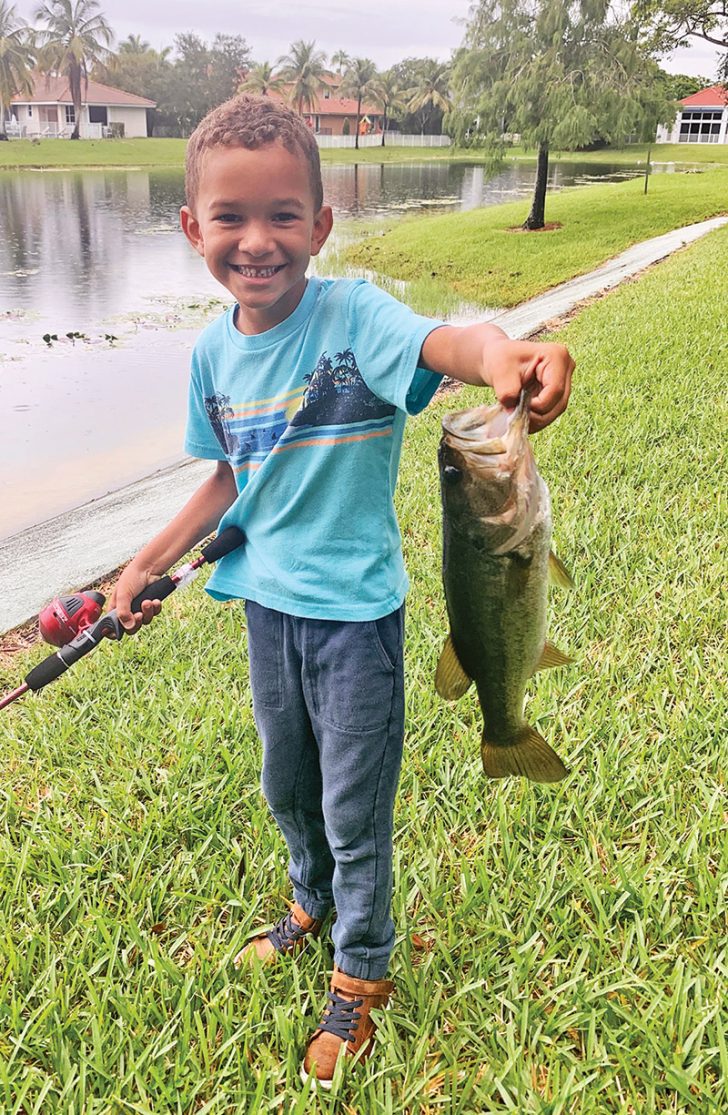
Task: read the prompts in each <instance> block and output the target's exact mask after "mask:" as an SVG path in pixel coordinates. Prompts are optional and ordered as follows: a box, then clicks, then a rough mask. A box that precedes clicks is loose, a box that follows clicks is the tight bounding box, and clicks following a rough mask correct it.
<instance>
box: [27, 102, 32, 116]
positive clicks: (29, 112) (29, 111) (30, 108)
mask: <svg viewBox="0 0 728 1115" xmlns="http://www.w3.org/2000/svg"><path fill="white" fill-rule="evenodd" d="M32 115H33V106H32V105H28V116H29V117H30V116H32Z"/></svg>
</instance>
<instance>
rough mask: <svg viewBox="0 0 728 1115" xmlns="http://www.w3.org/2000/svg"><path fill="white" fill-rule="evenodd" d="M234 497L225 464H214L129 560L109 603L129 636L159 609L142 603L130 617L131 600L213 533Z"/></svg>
mask: <svg viewBox="0 0 728 1115" xmlns="http://www.w3.org/2000/svg"><path fill="white" fill-rule="evenodd" d="M237 495H238V492H237V486H236V484H235V477H234V475H233V471H232V469H231V468H230V465H229V464H228V463H227V461H218V462H217V468H216V469H215V472H214V473H213V474H212V476H211V477H210V478H209V479H208V480H206V481H205V482H204V484H201V485H200V487H199V488H198V489H197V491H196V492H195V493H194V495H193V496H192V497H191V498H190V499H189V500H188V501H187V503H186V504H185V505H184V507H183V508H182V510H181V511H180V512H179V513H178V514H177V515H175V517H174V518H173V519H172V521H171V522H170V523H169V524H168V525H167V526H166V527H165V528H164V530H162V531H160V533H159V534H157V535H156V536H155V537H154V538H153V539H152V540H151V542H148V543H147V544H146V546H144V547H143V549H141V550H140V551H139V553H138V554H137V555H136V556H135V557H133V558H132V560H131V561H130V562H129V564H128V565H127V567H126V569H125V570H124V572H123V573H122V574H121V576H120V577H119V580H118V581H117V582H116V586H115V587H114V591H113V593H112V594H111V600H110V601H109V603H110V605H111V607H112V608H114V607H115V608H116V610H117V613H118V616H119V621H120V623H121V625H122V627H124V628H125V630H126V631H128V632H129V633H130V634H133V632H135V631H138V630H139V628H140V627H141V625H142V624H143V623H144V624H146V623H151V621H152V620H153V619H154V617H155V616H157V615H159V613H160V611H161V608H162V605H161V604H160V602H159V601H158V600H145V601H144V603H143V604H142V608H141V611H140V612H134V613H132V612H131V611H130V605H131V602H132V599H133V598H134V597H135V596H136V595H137V593H139V592H141V590H142V589H144V588H146V587H147V585H149V584H151V583H152V581H156V580H157V579H158V578H159V577H161V576H163V574H164V573H166V572H167V570H168V569H169V568H170V566H172V565H174V564H175V562H177V561H179V559H180V558H181V557H182V556H183V554H186V553H187V551H188V550H190V549H191V548H192V547H193V546H194V545H195V544H196V543H197V542H199V541H200V540H201V539H202V538H205V537H206V536H207V535H208V534H210V533H211V532H212V531H213V530H215V528H216V527H217V525H218V523H219V522H220V519H221V518H222V516H223V515H224V513H225V512H226V511H227V509H228V507H230V506H231V505H232V504H233V503H234V502H235V500H236V499H237Z"/></svg>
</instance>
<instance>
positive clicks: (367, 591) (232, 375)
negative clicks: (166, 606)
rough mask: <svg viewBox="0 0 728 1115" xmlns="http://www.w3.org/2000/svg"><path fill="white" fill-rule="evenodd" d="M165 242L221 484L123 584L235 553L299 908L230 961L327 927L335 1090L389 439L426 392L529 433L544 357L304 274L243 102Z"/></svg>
mask: <svg viewBox="0 0 728 1115" xmlns="http://www.w3.org/2000/svg"><path fill="white" fill-rule="evenodd" d="M186 188H187V205H186V206H185V207H184V208H183V209H182V212H181V221H182V228H183V230H184V233H185V235H186V236H187V238H188V240H189V241H190V243H191V244H192V246H193V247H194V248H195V250H196V251H197V252H199V253H200V255H201V256H202V257H203V258H204V260H205V263H206V265H207V267H208V268H209V270H210V272H211V273H212V274H213V275H214V276H215V278H216V279H218V281H219V282H220V283H222V285H223V286H224V287H225V288H226V289H227V290H228V291H229V292H230V294H231V295H232V296H233V299H234V303H233V305H231V307H230V308H229V309H228V310H227V311H226V312H225V313H224V314H223V315H222V316H221V317H220V318H218V319H217V320H216V321H214V322H213V323H212V324H211V325H210V326H208V327H207V329H206V330H205V331H204V332H203V334H202V336H201V337H200V339H199V341H198V343H197V345H196V347H195V351H194V354H193V358H192V375H191V384H190V395H189V416H188V425H187V434H186V440H185V446H186V449H187V451H188V452H189V453H191V454H193V455H195V456H198V457H202V458H208V459H211V460H214V461H216V469H215V472H214V473H213V475H212V476H211V477H210V478H209V480H207V481H206V482H205V483H204V484H203V485H202V486H201V487H200V489H198V491H197V492H196V493H195V495H193V497H192V499H191V500H190V501H189V502H188V503H187V504H186V505H185V507H184V508H183V509H182V511H181V512H180V513H179V514H178V515H177V516H176V517H175V518H174V519H173V520H172V521H171V522H170V524H169V525H168V526H167V527H166V528H165V529H164V530H163V531H162V532H161V533H160V534H159V535H157V536H156V538H154V539H152V541H151V542H150V543H149V544H148V545H147V546H145V547H144V549H143V550H141V552H140V553H139V554H138V555H137V556H136V557H135V558H134V559H133V560H132V562H131V563H130V564H129V566H128V567H127V568H126V570H125V571H124V573H123V574H122V575H121V577H120V579H119V581H118V584H117V586H116V590H115V593H114V597H113V603H114V604H115V606H116V607H117V609H118V613H119V617H120V619H121V622H122V623H123V624H124V626H125V627H126V629H127V630H129V631H136V630H137V629H138V628H139V627H140V626H141V625H142V624H143V623H149V622H150V621H151V620H152V619H153V618H154V616H155V615H157V614H158V613H159V610H160V604H159V602H158V601H148V602H145V604H143V605H142V610H141V611H140V612H137V613H135V614H133V615H132V613H131V612H130V603H131V600H132V597H133V596H134V595H135V594H136V593H138V592H139V591H140V590H141V589H142V588H144V587H145V586H146V585H147V584H149V583H150V582H151V581H153V580H155V579H156V578H158V577H159V576H161V575H162V574H163V573H164V572H165V571H166V570H167V569H168V568H169V567H170V566H172V565H173V564H175V562H177V561H178V560H179V558H180V557H181V556H182V555H183V554H184V553H186V552H187V551H188V550H189V549H190V548H191V547H192V546H193V545H194V544H195V543H196V542H198V541H199V540H200V539H201V538H203V537H205V535H206V534H208V533H209V532H210V531H212V530H214V529H216V528H220V529H224V528H225V527H227V526H231V525H235V526H237V527H239V528H240V529H242V530H243V531H244V533H245V535H246V542H245V545H244V546H243V547H241V548H240V549H239V550H237V551H234V552H233V553H231V554H229V555H228V556H226V557H224V558H223V559H222V560H221V561H220V562H219V564H218V566H217V568H216V569H215V571H214V573H213V574H212V576H211V578H210V580H209V582H208V591H209V592H210V593H211V595H212V596H214V597H215V598H217V599H222V600H227V599H243V600H244V601H245V609H246V616H247V631H248V648H249V657H250V679H251V688H252V694H253V708H254V713H255V720H256V724H257V727H258V731H259V734H260V736H261V739H262V742H263V772H262V787H263V791H264V794H265V797H266V800H267V801H268V804H269V806H270V809H271V812H272V813H273V816H274V817H275V820H276V821H277V823H278V825H279V827H280V829H281V831H282V833H283V835H284V837H285V840H286V843H287V846H288V850H289V854H290V864H289V874H290V878H291V883H292V888H293V897H294V901H293V904H292V906H291V908H290V910H289V911H288V912H287V913H285V914H284V915H283V917H281V919H280V921H279V922H278V923H277V924H276V925H275V926H274V927H273V928H272V929H271V930H268V931H267V932H265V933H260V934H258V935H257V936H256V937H254V938H253V939H252V940H251V941H250V942H249V943H248V944H247V945H246V947H245V948H244V949H243V950H242V951H241V952H240V953H239V954H238V956H237V957H236V964H237V965H241V964H244V963H245V964H247V963H249V962H251V961H252V962H268V961H269V960H273V959H276V958H277V957H281V956H289V957H290V956H293V955H294V954H297V953H298V952H299V951H300V949H301V948H302V946H303V945H304V944H305V942H306V940H307V938H309V937H311V936H313V935H316V934H318V933H319V932H320V930H321V928H322V925H323V922H324V919H325V918H326V916H327V914H328V913H329V912H330V911H331V910H332V908H333V907H335V908H336V914H337V917H336V921H335V923H334V925H333V929H332V939H333V943H334V965H335V967H334V974H333V977H332V980H331V986H330V990H329V995H328V1000H327V1004H326V1007H325V1009H324V1011H323V1015H322V1018H321V1021H320V1023H319V1025H318V1028H317V1029H316V1030H315V1032H314V1034H313V1036H312V1038H311V1041H310V1042H309V1045H308V1048H307V1050H306V1054H305V1058H304V1062H303V1066H302V1069H301V1072H302V1076H303V1078H304V1079H306V1078H307V1077H308V1076H309V1075H314V1076H315V1077H316V1081H317V1084H318V1085H319V1086H323V1087H330V1085H331V1080H332V1077H333V1073H334V1068H335V1065H336V1061H337V1059H338V1057H339V1056H340V1055H346V1056H352V1055H354V1054H356V1053H358V1052H359V1051H360V1050H361V1051H362V1056H366V1055H368V1053H369V1052H370V1050H371V1045H372V1037H373V1032H374V1024H373V1020H372V1018H371V1016H370V1012H371V1010H372V1009H373V1008H375V1007H380V1006H383V1005H384V1004H385V1003H386V1002H387V999H388V997H389V995H390V993H391V990H392V985H391V983H390V982H389V980H387V979H386V974H387V968H388V964H389V958H390V954H391V951H392V947H393V944H394V926H393V923H392V919H391V916H390V900H391V889H392V813H393V806H394V796H395V790H396V785H397V781H398V778H399V770H400V763H401V757H402V741H403V734H404V679H403V623H404V597H405V594H406V591H407V587H408V583H407V577H406V574H405V571H404V566H403V564H402V552H401V541H400V536H399V530H398V527H397V522H396V518H395V513H394V505H393V493H394V486H395V481H396V475H397V467H398V463H399V454H400V447H401V442H402V433H403V428H404V424H405V420H406V417H407V415H408V414H415V413H417V412H418V411H420V410H421V409H423V407H424V406H426V405H427V403H428V402H429V401H430V399H431V398H432V396H433V394H434V392H435V390H436V388H437V386H438V384H439V383H440V381H441V376H442V375H445V374H447V375H450V376H452V377H453V378H455V379H457V380H460V381H462V382H464V383H474V384H483V385H489V386H491V387H492V388H493V389H494V390H495V393H496V395H497V396H498V398H499V399H500V401H501V402H503V403H504V404H506V405H513V404H515V402H516V401H517V399H518V396H519V394H520V391H521V388H522V386H523V385H525V384H533V385H534V394H533V397H532V401H531V410H532V428H533V429H539V428H541V427H542V426H545V425H547V424H548V423H549V422H551V421H553V420H554V418H556V417H557V416H558V415H559V414H560V413H561V412H562V411H563V410H564V409H565V407H566V404H567V401H568V396H569V390H570V382H571V373H572V370H573V362H572V360H571V358H570V357H569V354H568V352H567V351H566V349H565V348H563V346H560V345H553V344H545V343H533V344H531V343H529V342H525V341H510V340H509V339H508V338H507V337H506V336H505V334H503V333H502V331H501V330H500V329H498V328H496V327H494V326H491V325H487V324H486V325H474V326H469V327H465V328H454V327H451V326H447V325H443V324H442V323H441V322H437V321H433V320H430V319H428V318H423V317H420V316H419V315H417V314H414V313H412V312H411V311H410V310H409V309H408V308H407V307H406V306H404V305H402V304H401V303H400V302H398V301H397V300H395V299H393V298H391V297H389V296H388V295H386V294H384V293H383V292H381V291H379V290H378V289H377V288H376V287H374V286H373V285H371V284H370V283H367V282H365V281H363V280H335V281H334V280H321V279H316V278H308V279H307V277H306V270H307V267H308V263H309V259H310V257H311V256H312V255H317V254H318V253H319V252H320V250H321V248H322V247H323V245H324V243H325V242H326V239H327V237H328V235H329V233H330V231H331V227H332V213H331V209H330V208H329V207H328V206H327V205H325V204H324V201H323V190H322V185H321V172H320V164H319V155H318V149H317V146H316V142H315V139H314V137H313V136H312V134H311V132H310V130H309V129H308V128H307V127H306V125H305V124H304V123H303V121H302V120H301V118H300V117H298V116H297V115H296V114H295V113H293V112H292V111H290V110H288V109H286V108H283V107H281V106H278V105H275V104H273V103H272V102H271V101H270V99H269V98H267V97H249V96H241V97H237V98H235V99H234V100H232V101H229V102H227V103H226V104H224V105H221V106H220V107H219V108H217V109H215V110H214V111H213V112H212V113H210V114H209V115H208V116H207V117H206V118H205V119H204V120H203V121H202V123H201V124H200V125H199V127H198V128H197V130H196V131H195V133H194V134H193V136H192V137H191V139H190V142H189V146H188V151H187V172H186Z"/></svg>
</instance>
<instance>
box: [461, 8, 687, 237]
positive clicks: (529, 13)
mask: <svg viewBox="0 0 728 1115" xmlns="http://www.w3.org/2000/svg"><path fill="white" fill-rule="evenodd" d="M656 74H657V67H656V64H655V63H654V62H653V61H652V60H651V59H650V58H649V57H648V56H647V54H646V53H645V52H644V51H643V49H642V48H641V47H640V45H639V43H638V42H637V39H636V32H635V30H634V28H633V26H632V25H631V24H629V23H625V22H624V21H622V20H621V19H620V18H619V16H618V15H617V13H616V11H615V8H614V5H612V4H610V3H609V0H566V2H565V0H495V2H494V0H479V2H478V3H476V4H475V5H474V7H473V8H472V9H471V19H470V21H469V23H468V25H467V31H466V35H465V41H464V45H463V47H462V48H461V49H460V50H459V51H458V53H457V55H456V59H455V65H454V72H453V78H452V88H453V96H454V107H453V111H452V112H451V113H450V116H449V128H450V130H451V132H452V133H453V134H454V136H455V138H456V140H457V141H458V142H461V143H462V142H471V143H473V142H474V143H482V144H483V145H485V146H487V147H489V148H490V149H491V150H495V151H498V150H500V151H502V150H503V148H504V146H505V142H506V138H507V137H508V136H509V135H513V134H514V133H515V134H517V135H520V138H521V142H522V143H523V144H524V146H526V147H527V148H531V149H534V148H535V149H536V151H537V167H536V181H535V185H534V192H533V201H532V204H531V211H530V213H529V215H528V217H527V219H526V221H525V222H524V226H523V227H524V228H527V229H539V228H543V227H544V224H545V208H546V188H547V183H548V164H549V153H550V152H551V151H552V150H561V151H563V150H566V151H573V150H575V149H576V148H579V147H585V146H588V145H589V144H591V143H594V142H595V141H597V140H601V141H605V142H608V143H616V144H619V143H624V142H625V141H626V140H627V138H628V137H630V136H637V137H639V138H647V137H648V136H654V133H655V128H656V126H657V124H658V123H659V122H661V121H662V120H667V119H669V118H670V115H671V112H672V114H673V115H674V108H673V107H672V106H670V104H669V102H668V100H667V98H666V96H665V94H664V91H663V88H662V86H661V85H660V84H659V82H658V81H657V79H656Z"/></svg>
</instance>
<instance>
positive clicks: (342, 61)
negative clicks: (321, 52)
mask: <svg viewBox="0 0 728 1115" xmlns="http://www.w3.org/2000/svg"><path fill="white" fill-rule="evenodd" d="M331 65H332V66H335V67H336V72H337V73H338V74H343V72H344V70H345V69H346V68H347V66H350V65H351V58H350V57H349V55H348V54H347V53H346V51H345V50H337V51H336V53H335V54H332V55H331Z"/></svg>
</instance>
